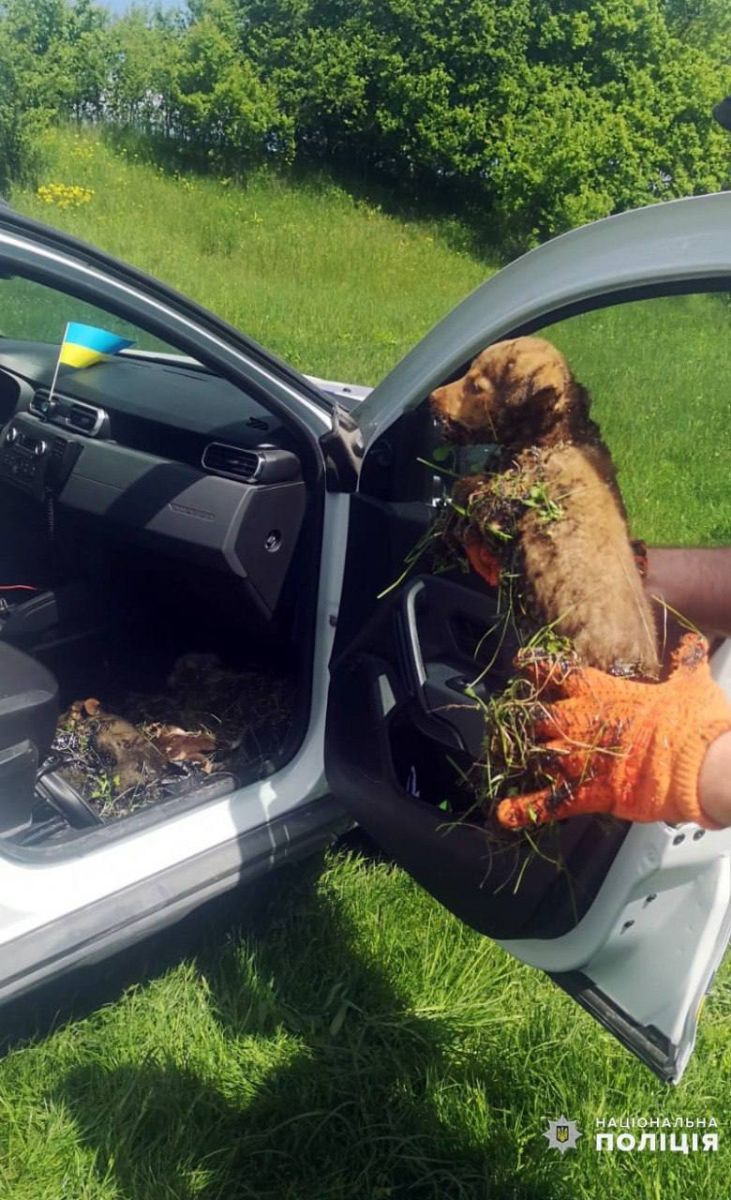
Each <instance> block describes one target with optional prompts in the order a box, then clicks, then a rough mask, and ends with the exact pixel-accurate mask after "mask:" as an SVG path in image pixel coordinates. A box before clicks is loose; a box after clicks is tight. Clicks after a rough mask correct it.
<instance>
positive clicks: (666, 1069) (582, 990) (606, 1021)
mask: <svg viewBox="0 0 731 1200" xmlns="http://www.w3.org/2000/svg"><path fill="white" fill-rule="evenodd" d="M548 977H549V979H551V980H553V982H554V983H555V984H557V985H558V986H559V987H560V988H562V989H563V991H565V992H568V994H569V996H571V998H572V999H573V1000H575V1001H576V1002H577V1004H580V1005H581V1007H582V1008H584V1009H586V1011H587V1012H588V1013H590V1014H591V1016H592V1017H594V1018H595V1020H597V1021H598V1022H599V1024H600V1025H603V1026H604V1028H605V1029H608V1030H609V1032H610V1033H611V1034H613V1035H614V1037H615V1038H616V1039H617V1041H619V1042H621V1043H622V1045H623V1046H625V1047H626V1048H627V1049H628V1050H631V1052H632V1053H633V1054H634V1055H636V1057H637V1058H639V1059H640V1060H641V1062H643V1063H644V1064H645V1066H646V1067H649V1069H650V1070H651V1071H652V1072H653V1074H655V1075H657V1077H658V1079H662V1081H663V1083H674V1082H675V1080H676V1079H677V1076H678V1065H677V1049H676V1047H675V1046H673V1044H672V1042H670V1040H669V1039H668V1038H667V1037H666V1036H665V1034H664V1033H661V1032H660V1030H659V1029H657V1028H656V1027H655V1026H654V1025H640V1024H639V1023H638V1022H637V1021H635V1020H633V1018H632V1017H630V1016H628V1015H627V1013H626V1012H623V1011H622V1009H621V1008H619V1007H618V1005H616V1004H615V1003H614V1001H613V1000H611V999H610V997H609V996H607V995H606V994H605V993H604V992H602V991H601V989H600V988H598V987H596V986H595V985H594V984H593V983H592V981H591V980H590V979H589V978H588V977H587V976H586V975H584V974H582V972H581V971H563V972H560V973H556V974H551V973H550V972H549V973H548Z"/></svg>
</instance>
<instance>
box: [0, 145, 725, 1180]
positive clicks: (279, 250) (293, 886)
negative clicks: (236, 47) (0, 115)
mask: <svg viewBox="0 0 731 1200" xmlns="http://www.w3.org/2000/svg"><path fill="white" fill-rule="evenodd" d="M47 149H48V156H49V165H48V171H47V182H53V181H61V182H64V183H66V184H69V185H70V184H78V185H83V186H87V187H90V188H93V189H94V195H93V197H92V199H91V200H90V201H89V202H88V203H86V204H84V205H83V206H82V207H79V208H77V209H72V208H68V209H65V210H60V209H58V207H57V206H55V205H48V204H45V203H44V202H43V201H41V200H39V199H38V198H37V197H35V196H34V195H33V194H31V193H29V192H25V193H24V192H20V193H18V194H17V195H16V196H15V197H14V202H15V203H16V204H17V206H18V207H19V208H21V209H23V210H24V211H29V212H32V213H34V214H40V213H42V214H43V215H44V216H45V217H46V219H48V220H51V221H53V222H56V223H58V224H62V225H63V226H64V227H66V228H68V229H71V230H73V231H74V232H77V233H79V234H81V235H82V236H84V237H86V238H88V239H89V240H91V241H94V242H96V243H98V244H100V245H102V246H104V247H105V248H108V249H110V250H113V251H115V252H116V253H118V254H120V255H122V256H123V257H126V258H128V259H131V260H132V261H134V262H135V263H137V264H139V265H141V266H143V267H145V268H147V269H149V270H150V271H152V272H154V273H157V274H159V275H160V276H162V277H163V278H164V279H166V280H168V281H170V282H172V283H174V284H175V285H176V286H178V287H180V288H181V289H182V290H184V291H188V292H189V293H191V294H193V295H194V296H196V298H197V299H199V300H201V301H203V302H204V303H206V304H208V305H209V306H210V307H212V308H214V309H217V310H219V311H220V312H222V313H223V314H224V315H225V316H227V317H228V318H229V319H230V320H232V321H234V322H236V323H238V324H240V325H242V326H244V327H245V328H246V329H247V330H248V331H249V332H251V333H252V334H253V335H254V336H255V337H257V338H258V339H259V340H261V341H262V342H264V343H266V344H268V345H270V346H272V347H273V348H274V349H276V350H277V351H278V352H279V353H280V354H282V355H284V356H286V357H289V358H290V359H292V360H293V361H295V362H296V364H297V365H298V366H299V367H301V368H304V369H307V370H309V371H312V372H316V373H319V374H323V375H329V376H331V377H341V378H350V379H354V380H357V381H361V382H374V381H375V380H377V379H378V377H379V376H380V375H381V374H382V373H383V372H384V371H385V370H386V369H388V367H389V366H390V365H391V364H392V363H393V362H395V361H396V359H397V358H398V357H399V355H400V354H401V353H403V352H404V351H405V350H406V349H408V347H409V346H410V345H411V344H412V342H413V341H414V339H415V338H416V337H418V336H419V334H420V333H421V332H423V331H424V330H425V329H426V328H427V327H428V326H429V325H430V324H431V323H432V322H433V321H434V320H435V319H437V318H438V317H439V316H440V315H441V314H442V313H443V312H445V311H446V310H447V309H448V308H449V307H450V306H451V305H452V304H453V303H454V302H455V301H456V300H458V299H459V298H460V297H461V296H462V295H463V294H464V293H465V292H466V291H468V290H469V289H470V288H471V287H473V286H475V284H477V283H478V282H480V281H481V280H482V279H483V278H484V277H485V276H486V274H488V273H489V269H490V267H489V264H485V263H481V262H478V261H475V260H474V259H473V258H471V257H470V256H469V254H468V253H467V252H466V251H465V250H460V249H459V231H458V229H457V228H456V227H455V226H453V225H449V226H445V227H440V226H439V225H438V224H424V225H408V226H407V225H404V224H402V223H399V222H398V221H396V220H394V219H391V218H389V217H387V216H386V215H385V214H383V213H381V212H378V211H374V210H373V209H371V208H369V207H367V206H365V205H364V204H362V203H355V202H353V201H351V200H350V199H349V198H348V196H347V195H345V194H344V193H343V192H342V191H339V190H338V189H336V188H334V187H333V186H332V185H330V186H327V187H326V186H325V185H323V184H320V185H317V186H316V185H315V184H313V185H312V186H311V187H308V188H304V187H298V188H294V187H291V186H289V185H287V184H286V183H285V182H282V181H279V182H277V181H272V180H267V179H266V177H263V176H262V177H259V178H258V179H256V180H254V181H252V182H251V184H250V186H249V187H248V188H247V189H246V190H242V189H239V188H238V187H237V186H235V185H234V184H232V183H229V184H224V183H221V182H219V183H215V182H213V181H201V180H198V179H185V178H183V179H169V178H166V177H165V176H164V175H162V174H161V173H160V172H158V171H155V170H153V169H152V168H150V167H149V166H145V165H144V164H142V163H139V162H135V161H129V159H128V160H127V161H124V160H122V159H119V158H115V157H113V156H111V155H110V153H109V151H108V150H107V149H105V148H104V147H103V146H102V145H101V144H99V143H97V142H94V141H86V140H77V141H75V140H74V139H73V138H71V137H69V136H64V137H61V138H56V139H55V140H54V142H53V143H52V144H49V146H48V148H47ZM728 321H729V308H728V307H727V306H726V304H725V302H724V301H723V300H722V299H721V298H719V297H714V298H700V299H697V300H681V299H679V300H669V301H662V302H653V305H652V306H650V305H647V306H634V307H633V310H613V311H611V312H607V313H603V314H595V315H593V316H588V317H586V318H580V319H578V320H576V321H574V322H571V323H567V324H566V325H564V326H563V327H561V328H560V329H558V330H556V331H555V336H556V338H557V340H558V341H559V342H560V344H561V345H562V346H563V347H564V348H566V349H567V350H568V351H569V353H570V355H571V359H572V362H574V363H575V365H576V368H577V372H578V373H579V374H580V375H581V377H582V378H584V379H585V381H586V382H587V383H588V384H589V386H590V387H591V388H592V390H593V392H594V394H595V397H596V401H597V411H598V412H599V415H600V417H601V420H602V423H603V425H604V426H605V431H606V433H607V436H608V438H609V440H610V442H611V444H612V446H613V448H614V449H615V452H616V453H617V456H618V457H619V458H620V460H621V462H622V466H623V474H622V480H623V484H624V487H625V490H626V492H627V494H628V497H629V499H630V506H631V508H632V511H633V513H634V515H635V521H636V525H637V532H638V533H641V534H644V535H645V536H647V537H649V538H656V539H663V540H669V541H671V540H676V539H677V540H685V541H712V540H716V541H723V540H728V537H729V534H730V533H731V529H730V528H729V519H730V518H729V506H728V502H727V501H725V495H726V493H725V491H724V488H725V486H726V483H725V480H726V478H727V476H728V468H729V465H730V464H729V455H728V444H727V430H728V417H729V412H728V379H729V366H730V365H731V363H730V362H729V349H728ZM0 324H2V322H1V321H0ZM272 891H273V898H272V899H271V900H270V901H269V902H268V906H267V908H266V910H265V912H264V913H263V914H262V915H261V916H260V917H259V919H258V920H257V922H256V924H255V925H254V926H252V927H246V928H243V929H241V930H239V931H237V932H233V933H230V934H228V935H223V934H222V933H221V931H220V928H219V927H218V926H211V927H210V928H204V929H203V930H202V931H201V933H200V937H199V941H198V943H197V945H199V946H200V947H202V949H201V950H200V951H199V952H196V953H195V954H194V953H193V952H192V951H191V952H189V953H187V954H185V955H184V956H183V957H182V958H180V960H179V961H177V962H176V961H174V960H175V955H174V954H173V956H172V957H173V965H167V964H166V965H165V969H164V970H163V969H162V968H161V969H160V971H159V972H158V973H156V972H155V971H154V969H153V972H152V974H153V977H152V978H151V979H146V980H145V981H144V982H139V983H136V984H134V983H133V984H132V985H131V986H130V987H129V988H128V989H127V990H126V991H125V992H124V994H123V995H122V996H121V998H118V999H115V1000H114V1001H113V1002H110V1003H109V1004H107V1005H105V1006H103V1007H100V1008H99V1009H98V1010H97V1011H94V1012H93V1013H92V1014H91V1015H89V1016H87V1017H85V1018H76V1019H71V1020H68V1021H66V1023H63V1021H62V1023H61V1025H60V1027H59V1028H58V1029H57V1030H56V1031H55V1032H53V1033H52V1034H51V1035H50V1036H48V1037H46V1038H44V1039H42V1040H40V1039H39V1040H37V1041H35V1042H31V1043H28V1044H26V1045H23V1046H21V1047H20V1048H17V1049H15V1050H14V1051H13V1052H11V1053H10V1054H9V1055H8V1056H7V1057H6V1058H5V1059H4V1060H3V1061H2V1062H1V1063H0V1114H1V1116H0V1200H6V1198H12V1200H61V1198H62V1197H63V1198H66V1197H68V1198H70V1200H194V1198H199V1197H201V1198H202V1197H205V1200H214V1198H216V1200H218V1198H220V1200H238V1198H239V1197H241V1198H243V1197H257V1198H262V1200H268V1198H271V1200H356V1198H360V1197H363V1198H364V1200H407V1198H409V1200H411V1198H414V1200H422V1198H424V1200H426V1198H429V1200H431V1198H434V1200H437V1198H438V1200H447V1198H448V1200H452V1198H453V1197H454V1198H459V1200H472V1198H473V1197H474V1198H480V1200H481V1198H483V1197H488V1196H494V1197H498V1198H500V1200H503V1198H504V1200H595V1197H598V1196H605V1197H607V1198H608V1200H618V1198H622V1200H624V1198H625V1197H626V1198H627V1200H630V1198H631V1200H635V1198H643V1200H644V1198H645V1197H647V1198H648V1200H650V1198H652V1200H660V1198H662V1200H686V1198H687V1197H688V1196H698V1197H703V1198H704V1200H706V1198H707V1200H723V1198H725V1197H726V1196H728V1194H729V1188H730V1186H731V1185H729V1183H728V1180H729V1178H730V1177H731V1146H730V1145H729V1143H728V1140H727V1131H728V1121H729V1118H730V1117H731V1101H730V1100H729V1096H728V1086H727V1081H728V1071H729V1067H730V1066H731V1039H729V1033H730V1032H731V1025H730V1022H729V1014H730V1013H731V973H730V972H729V970H728V968H724V969H723V970H722V971H721V972H720V973H719V976H718V978H717V980H716V983H715V986H714V990H713V992H712V995H711V997H710V999H709V1001H708V1004H707V1006H706V1010H705V1013H704V1017H703V1022H702V1027H701V1032H700V1037H699V1044H698V1048H697V1050H696V1054H695V1056H694V1059H693V1061H692V1063H691V1066H690V1068H689V1070H688V1072H687V1074H686V1077H685V1079H684V1081H683V1083H682V1085H681V1086H680V1087H679V1088H678V1089H676V1090H670V1089H668V1088H666V1087H665V1086H663V1085H662V1084H660V1083H659V1082H657V1081H656V1080H655V1079H654V1078H653V1077H652V1076H651V1075H650V1074H649V1073H648V1072H647V1071H646V1070H645V1069H644V1068H642V1067H640V1066H639V1065H637V1064H636V1063H635V1061H634V1060H633V1059H631V1058H630V1056H629V1055H628V1054H627V1053H625V1052H624V1051H623V1050H622V1049H621V1048H620V1047H619V1046H618V1045H616V1044H615V1043H614V1042H613V1041H612V1040H611V1039H610V1038H609V1037H608V1036H607V1035H605V1034H604V1033H602V1032H601V1030H600V1029H599V1028H598V1026H596V1025H595V1024H594V1023H593V1022H592V1021H591V1019H590V1018H589V1017H588V1016H586V1015H585V1014H583V1013H582V1012H581V1011H580V1010H578V1009H577V1008H575V1006H574V1005H573V1004H572V1003H571V1002H570V1001H569V1000H568V999H567V998H566V997H565V996H564V995H563V994H562V993H560V992H559V991H558V990H557V989H555V988H554V987H553V986H552V985H551V984H549V983H548V982H547V981H545V980H544V979H543V978H542V977H541V976H540V975H539V974H538V973H537V972H534V971H532V970H529V969H527V968H524V967H522V966H520V965H518V964H516V963H514V962H513V961H512V960H510V959H509V958H508V957H507V956H506V955H505V954H504V953H503V952H502V951H500V950H499V949H497V948H496V947H495V946H494V945H492V944H491V943H489V942H487V941H486V940H483V939H480V938H479V937H477V936H476V935H475V934H473V933H471V932H470V931H468V930H466V929H464V928H463V927H462V926H460V925H459V924H458V922H457V921H455V920H454V919H452V918H451V917H450V916H448V915H447V914H446V913H445V912H444V911H443V910H441V909H440V908H439V907H438V906H437V905H436V904H435V903H433V902H432V901H431V900H430V899H429V898H428V897H426V896H425V895H424V894H423V893H422V892H420V891H419V890H418V889H417V888H416V887H415V885H413V884H412V883H411V881H410V880H409V879H408V878H407V877H405V876H404V875H403V873H402V872H400V871H398V870H395V869H393V868H391V867H390V866H388V865H384V864H382V863H380V864H379V863H373V862H370V861H367V860H364V859H362V858H360V857H358V856H357V855H356V856H351V855H348V854H346V853H343V852H341V853H336V854H331V855H330V856H328V858H327V860H326V862H325V863H324V864H319V865H318V864H316V865H315V866H311V867H307V868H305V869H303V870H300V871H296V872H293V873H292V874H291V875H290V876H285V877H283V878H282V879H281V880H279V881H277V883H276V884H275V886H274V888H273V889H272ZM104 978H105V971H104V970H103V969H101V968H99V969H98V970H94V971H91V972H90V975H89V979H90V981H91V982H93V983H99V981H100V980H102V981H103V979H104ZM79 986H82V985H79ZM64 1011H66V1010H65V1009H62V1016H63V1012H64ZM32 1015H33V1013H32V1010H31V1011H30V1016H31V1017H32ZM562 1113H563V1114H564V1115H566V1116H567V1117H569V1118H571V1119H573V1120H576V1121H577V1123H578V1125H579V1128H580V1129H582V1130H583V1131H584V1137H583V1138H582V1139H581V1140H580V1142H579V1147H578V1149H577V1150H576V1151H575V1152H573V1151H572V1152H570V1153H567V1154H566V1155H559V1154H558V1153H556V1152H555V1151H554V1152H552V1151H550V1150H548V1149H547V1145H546V1141H545V1139H544V1138H543V1136H542V1134H543V1131H544V1129H545V1128H546V1121H547V1119H549V1118H556V1117H558V1116H559V1115H560V1114H562ZM612 1116H615V1117H617V1118H621V1117H624V1116H628V1117H631V1116H638V1117H642V1116H649V1117H653V1116H660V1117H663V1116H668V1117H675V1116H683V1117H708V1116H713V1117H715V1118H716V1120H717V1121H718V1122H719V1124H720V1125H721V1131H720V1147H721V1148H720V1150H719V1152H718V1153H717V1154H695V1155H689V1156H687V1157H686V1156H684V1155H682V1154H671V1153H664V1154H663V1153H655V1154H652V1153H645V1154H638V1153H633V1154H629V1153H628V1154H622V1153H615V1154H598V1153H596V1152H595V1150H594V1148H593V1136H592V1133H593V1128H594V1123H595V1119H596V1118H597V1117H599V1118H602V1117H603V1118H605V1119H606V1118H609V1117H612Z"/></svg>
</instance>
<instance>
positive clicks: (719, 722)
mask: <svg viewBox="0 0 731 1200" xmlns="http://www.w3.org/2000/svg"><path fill="white" fill-rule="evenodd" d="M523 670H524V673H525V674H526V676H527V677H528V678H529V679H530V680H531V682H532V683H533V684H534V685H535V687H536V689H537V693H538V704H539V705H540V708H541V710H542V711H541V715H540V716H539V719H538V720H537V721H536V722H535V723H534V726H533V732H534V735H535V737H536V740H537V742H538V743H539V744H540V750H541V754H540V761H541V764H542V766H544V767H545V769H546V771H547V773H548V774H549V775H550V776H551V778H553V779H554V780H555V784H554V786H553V787H549V788H544V789H543V790H542V791H537V792H533V793H532V794H531V795H525V796H518V797H515V798H512V799H508V800H503V801H501V803H500V804H499V805H498V809H497V819H498V821H499V822H500V824H501V825H503V826H505V827H506V828H508V829H521V828H523V827H524V826H526V825H532V824H538V825H540V824H543V823H544V822H545V821H550V820H552V819H560V818H562V817H573V816H578V815H579V814H580V813H612V814H613V815H614V816H615V817H622V818H623V819H624V820H627V821H667V822H668V823H669V824H676V823H678V822H680V821H695V822H696V824H698V825H703V826H704V827H705V828H706V829H720V828H721V826H719V825H717V824H716V823H715V822H714V821H711V819H710V818H709V817H706V815H705V813H704V812H703V810H702V809H701V806H700V802H699V800H698V774H699V772H700V768H701V763H702V762H703V758H704V756H705V753H706V750H707V748H708V746H709V745H710V743H711V742H712V741H714V740H715V739H716V738H717V737H719V736H720V735H721V734H722V733H726V732H727V731H728V730H731V705H729V702H728V700H727V699H726V697H725V695H724V693H723V692H722V691H721V689H720V687H718V685H717V684H716V683H714V681H713V680H712V679H711V673H710V670H709V666H708V644H707V642H706V641H705V639H704V638H702V637H701V636H700V634H695V633H686V634H685V635H684V636H683V638H682V639H681V642H680V644H679V646H678V648H677V650H676V651H675V653H674V654H673V657H672V671H671V674H670V676H669V678H668V679H667V680H666V681H665V682H663V683H637V682H634V681H632V680H627V679H619V678H616V677H615V676H612V675H607V674H605V673H604V672H603V671H598V670H596V669H595V668H594V667H578V666H573V665H562V664H561V663H559V662H557V661H556V660H555V659H553V660H551V659H543V660H540V659H539V660H536V661H533V662H529V663H524V664H523Z"/></svg>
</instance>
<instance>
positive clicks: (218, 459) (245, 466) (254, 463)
mask: <svg viewBox="0 0 731 1200" xmlns="http://www.w3.org/2000/svg"><path fill="white" fill-rule="evenodd" d="M201 462H202V463H203V466H204V467H205V468H206V470H207V471H213V472H214V474H216V475H225V476H226V477H227V478H228V479H243V480H245V482H246V483H253V482H254V481H255V480H256V479H257V478H258V476H259V473H260V471H261V468H262V459H261V458H260V456H259V455H258V454H257V453H256V451H255V450H242V449H241V448H240V447H239V446H228V445H227V444H226V443H225V442H209V443H208V445H207V446H206V448H205V450H204V451H203V458H202V459H201Z"/></svg>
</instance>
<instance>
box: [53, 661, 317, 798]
mask: <svg viewBox="0 0 731 1200" xmlns="http://www.w3.org/2000/svg"><path fill="white" fill-rule="evenodd" d="M294 694H295V682H294V680H293V679H292V678H289V677H287V676H285V675H283V674H281V673H275V672H273V671H266V670H263V669H261V668H259V669H256V670H234V669H232V668H229V667H227V666H224V665H223V664H222V663H221V661H220V659H219V658H218V657H217V656H216V655H215V654H185V655H182V656H181V657H180V658H178V659H177V660H176V661H175V663H174V665H173V668H172V671H171V672H170V674H169V675H168V677H167V679H166V680H165V681H164V686H163V687H162V688H161V689H160V690H159V691H154V690H146V691H144V692H141V691H139V692H136V691H120V692H119V693H118V694H116V695H115V694H112V691H110V694H109V695H108V696H101V697H97V696H87V697H84V698H83V699H78V700H75V701H74V702H73V703H72V704H71V705H70V706H69V708H68V709H67V710H66V712H65V713H64V714H63V715H62V716H61V718H60V720H59V722H58V727H57V730H56V737H55V739H54V742H53V746H52V756H53V759H55V762H56V770H57V771H58V773H59V774H60V775H61V776H62V777H63V778H64V779H65V780H66V781H67V782H68V783H69V784H71V786H72V787H74V788H75V789H76V791H77V792H79V793H80V795H81V796H82V797H83V798H84V800H86V802H87V803H88V804H89V805H90V806H91V807H92V808H93V809H94V811H95V812H96V813H97V814H98V815H99V816H100V817H101V818H102V819H103V820H105V821H106V820H110V819H115V818H118V817H123V816H127V815H129V814H130V813H132V812H136V811H138V810H140V809H142V808H147V807H149V806H150V805H152V804H156V803H159V802H160V801H162V800H166V799H169V798H170V797H171V796H175V795H179V794H183V793H187V792H189V791H193V790H194V789H195V787H196V786H198V785H199V784H202V783H204V782H205V781H206V779H208V778H209V777H210V776H211V775H212V774H215V773H219V772H228V773H230V774H231V775H232V776H234V777H236V776H237V775H239V774H240V773H241V772H243V771H244V770H247V771H250V770H251V768H252V766H253V765H254V764H256V763H257V762H261V763H262V766H263V764H264V763H265V761H266V760H267V759H269V758H272V757H273V756H274V755H276V752H277V750H278V749H279V748H280V747H281V745H282V743H283V741H284V738H285V735H286V733H287V730H288V728H289V725H290V721H291V717H292V707H293V699H294ZM262 773H265V772H264V770H263V771H262Z"/></svg>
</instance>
